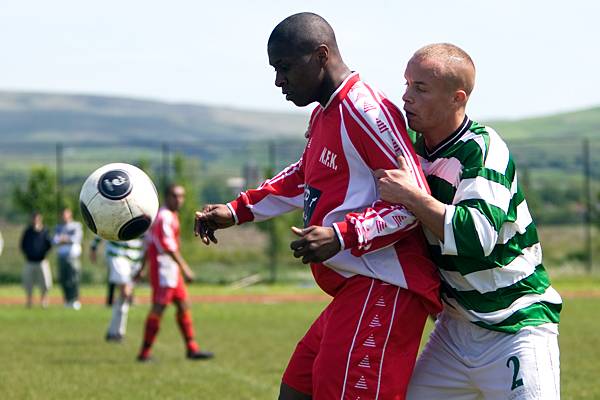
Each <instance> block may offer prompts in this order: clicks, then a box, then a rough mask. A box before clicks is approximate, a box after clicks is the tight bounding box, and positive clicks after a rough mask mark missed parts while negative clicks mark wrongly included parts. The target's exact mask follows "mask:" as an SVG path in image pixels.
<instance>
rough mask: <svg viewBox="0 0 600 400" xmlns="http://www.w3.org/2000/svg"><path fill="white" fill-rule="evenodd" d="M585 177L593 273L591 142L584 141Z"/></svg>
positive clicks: (589, 257) (589, 269) (589, 262)
mask: <svg viewBox="0 0 600 400" xmlns="http://www.w3.org/2000/svg"><path fill="white" fill-rule="evenodd" d="M583 176H584V196H585V206H586V210H585V245H586V252H587V272H588V273H591V272H592V266H593V246H592V185H591V168H590V140H589V138H584V139H583Z"/></svg>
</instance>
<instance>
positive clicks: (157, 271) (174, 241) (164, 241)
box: [147, 207, 180, 286]
mask: <svg viewBox="0 0 600 400" xmlns="http://www.w3.org/2000/svg"><path fill="white" fill-rule="evenodd" d="M147 245H148V250H147V251H148V262H149V264H150V282H151V283H152V284H154V285H158V284H159V283H160V282H162V281H163V280H164V279H161V275H168V276H170V278H171V280H175V281H176V279H177V277H178V274H179V267H178V266H177V264H176V263H175V262H174V261H171V262H169V263H162V264H161V262H160V261H161V258H163V259H166V260H172V259H171V257H170V256H168V255H166V254H165V252H167V251H168V252H173V253H174V252H176V251H179V246H180V241H179V217H178V215H177V213H176V212H174V211H171V210H169V209H168V208H166V207H161V208H160V209H159V210H158V214H156V219H155V220H154V223H153V224H152V226H151V227H150V231H149V232H148V235H147ZM161 269H162V270H161ZM161 286H172V285H164V284H163V285H161Z"/></svg>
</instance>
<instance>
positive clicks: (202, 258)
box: [0, 137, 600, 282]
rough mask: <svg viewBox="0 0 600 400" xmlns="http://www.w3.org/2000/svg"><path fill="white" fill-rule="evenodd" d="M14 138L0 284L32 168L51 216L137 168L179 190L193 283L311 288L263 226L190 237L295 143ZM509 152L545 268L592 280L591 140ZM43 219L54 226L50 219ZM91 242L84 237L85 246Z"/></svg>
mask: <svg viewBox="0 0 600 400" xmlns="http://www.w3.org/2000/svg"><path fill="white" fill-rule="evenodd" d="M17 139H18V138H16V139H15V140H14V141H6V142H1V143H0V199H1V201H0V230H1V231H2V232H3V234H4V240H5V251H4V255H3V256H2V257H0V281H5V282H6V281H9V282H18V281H19V279H20V270H21V264H22V258H21V255H20V253H19V250H18V241H19V236H20V233H21V231H22V229H23V227H24V223H25V222H26V221H27V215H26V214H25V213H23V212H22V211H19V210H18V209H17V208H16V207H15V205H14V201H13V197H14V191H15V189H16V188H17V187H23V185H24V183H25V182H26V181H27V179H28V177H29V174H30V173H31V170H32V168H34V167H42V168H43V167H45V168H47V169H48V170H50V171H52V172H53V174H54V175H55V180H56V193H55V197H56V199H55V201H56V208H57V209H58V208H60V207H59V206H61V205H64V204H69V205H72V206H75V207H76V206H77V201H76V199H77V196H78V194H79V188H80V186H81V184H82V183H83V181H84V180H85V178H86V177H87V175H89V173H91V172H92V171H93V170H95V169H96V168H98V167H100V166H101V165H104V164H106V163H109V162H126V163H130V164H134V165H138V166H141V167H142V168H143V169H145V170H146V171H147V172H148V173H149V175H150V176H151V177H152V178H153V180H154V182H155V184H156V186H157V189H158V190H159V192H160V191H161V189H162V188H164V187H165V185H166V184H167V183H168V182H172V181H178V183H184V184H185V186H186V188H187V190H188V196H187V203H188V206H187V208H186V209H185V210H184V211H185V212H186V213H188V214H189V215H187V214H183V213H182V216H181V219H182V224H183V226H184V228H186V229H187V231H186V233H185V235H184V244H183V254H184V256H186V257H187V258H189V261H190V264H192V265H193V266H194V268H195V269H196V272H197V274H198V275H199V276H200V277H201V280H205V281H210V282H231V281H235V280H238V279H242V278H244V277H247V276H258V275H259V276H260V279H263V280H305V279H306V280H307V281H310V275H309V271H308V269H307V268H306V266H303V265H301V264H300V263H298V262H297V261H296V260H294V259H293V258H292V257H291V255H290V254H289V253H290V252H289V251H286V249H285V247H286V246H283V247H284V248H282V249H279V250H277V249H273V248H272V246H270V244H269V243H270V242H269V235H273V234H274V233H273V232H274V231H273V230H272V229H273V228H272V227H270V226H266V227H261V226H258V227H256V226H255V225H253V224H249V226H248V227H239V228H235V229H230V230H227V231H223V232H222V233H221V232H220V234H221V236H222V240H221V242H220V244H219V246H210V247H204V246H200V245H199V244H198V243H196V242H194V238H193V237H192V234H191V223H192V217H191V215H193V214H191V213H192V212H193V210H194V209H197V208H199V207H200V206H201V205H202V204H206V203H214V202H224V201H227V200H230V199H231V198H233V197H234V196H236V195H237V193H239V191H240V190H243V189H244V188H247V187H254V186H255V185H256V184H257V183H259V182H260V181H262V179H264V178H265V177H266V176H267V175H269V174H270V173H272V171H278V170H280V169H281V168H283V167H284V166H286V165H288V164H290V163H291V162H294V161H296V160H297V159H298V158H299V156H300V154H301V152H302V149H303V147H304V141H303V140H287V141H239V142H230V141H227V142H225V141H223V142H220V141H219V140H211V141H210V142H205V143H198V142H173V141H169V140H168V137H165V141H164V142H155V143H148V142H144V143H137V142H126V143H120V144H114V143H106V142H102V141H101V138H99V140H98V141H97V142H86V143H79V142H73V143H65V142H57V143H50V144H44V143H23V142H20V141H19V140H17ZM508 145H509V148H510V150H511V153H512V155H513V157H514V159H515V161H516V162H517V168H518V172H519V180H520V183H521V184H522V185H523V187H524V190H525V194H526V197H527V201H528V204H529V206H530V209H531V212H532V214H533V216H534V219H535V220H536V222H537V224H538V227H539V228H540V232H541V237H542V246H543V249H544V257H545V264H546V265H547V266H548V267H550V268H553V269H565V270H568V269H575V270H578V271H582V272H587V273H589V272H593V270H594V254H599V253H598V252H599V251H600V241H599V240H597V239H596V237H597V235H596V220H597V218H596V215H597V204H598V198H599V196H598V194H599V193H600V159H599V158H598V157H597V154H599V150H600V140H591V139H579V138H577V139H569V138H561V139H556V138H552V139H543V138H539V139H528V140H512V141H509V143H508ZM46 217H47V220H48V221H50V222H53V221H55V216H46ZM294 218H296V219H299V217H298V216H292V217H291V219H290V220H286V223H289V224H293V223H294V221H295V220H294ZM184 221H185V222H184ZM275 234H277V233H275ZM91 237H92V235H91V232H89V231H88V232H87V233H86V241H89V240H90V239H91ZM279 239H281V238H279ZM285 239H287V237H286V238H285ZM290 239H291V237H290ZM280 242H281V240H280ZM283 242H285V240H283ZM274 252H275V253H274ZM85 256H86V254H85V253H84V279H85V280H88V281H101V280H102V279H104V275H103V274H104V271H103V270H102V268H92V267H91V266H89V265H87V264H89V263H88V262H87V260H86V259H85Z"/></svg>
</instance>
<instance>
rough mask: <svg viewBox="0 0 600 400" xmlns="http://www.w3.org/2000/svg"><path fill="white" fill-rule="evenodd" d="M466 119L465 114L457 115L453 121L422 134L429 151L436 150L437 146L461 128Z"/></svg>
mask: <svg viewBox="0 0 600 400" xmlns="http://www.w3.org/2000/svg"><path fill="white" fill-rule="evenodd" d="M464 119H465V113H464V112H461V113H456V114H455V115H454V117H453V118H452V119H451V120H448V121H447V123H445V124H440V125H438V126H436V127H434V128H432V129H429V130H428V131H427V132H421V134H422V135H423V137H424V138H425V146H427V149H429V150H431V149H434V148H435V147H436V146H437V145H439V144H440V143H442V142H443V141H444V140H446V139H447V138H448V137H450V136H451V135H452V134H453V133H454V132H456V130H457V129H458V128H460V126H461V125H462V123H463V121H464Z"/></svg>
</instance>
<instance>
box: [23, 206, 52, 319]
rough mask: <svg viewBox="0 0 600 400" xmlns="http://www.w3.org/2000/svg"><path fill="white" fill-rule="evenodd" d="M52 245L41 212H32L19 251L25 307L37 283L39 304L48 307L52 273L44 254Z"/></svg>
mask: <svg viewBox="0 0 600 400" xmlns="http://www.w3.org/2000/svg"><path fill="white" fill-rule="evenodd" d="M51 247H52V240H51V238H50V234H49V233H48V230H47V229H46V228H45V227H44V222H43V217H42V214H40V213H39V212H34V213H33V214H32V215H31V224H30V225H29V226H28V227H27V228H26V229H25V232H24V233H23V237H22V238H21V251H22V252H23V255H24V256H25V261H26V262H25V268H24V269H23V287H24V288H25V293H26V294H27V307H31V305H32V302H33V299H32V298H33V286H34V285H35V284H37V285H38V286H39V288H40V292H41V304H42V307H43V308H46V307H48V291H49V290H50V287H51V286H52V273H51V272H50V263H49V262H48V260H47V259H46V255H47V254H48V252H49V251H50V248H51Z"/></svg>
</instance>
